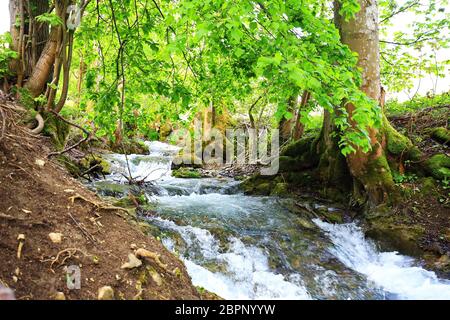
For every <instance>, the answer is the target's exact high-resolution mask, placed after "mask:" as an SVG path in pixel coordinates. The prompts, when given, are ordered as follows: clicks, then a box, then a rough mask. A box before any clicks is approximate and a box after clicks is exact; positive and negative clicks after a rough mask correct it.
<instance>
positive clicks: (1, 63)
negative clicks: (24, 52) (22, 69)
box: [0, 32, 18, 77]
mask: <svg viewBox="0 0 450 320" xmlns="http://www.w3.org/2000/svg"><path fill="white" fill-rule="evenodd" d="M11 42H12V39H11V34H10V33H9V32H7V33H4V34H2V35H0V77H4V76H7V75H9V74H10V72H9V67H8V64H9V62H10V61H11V60H12V59H17V58H18V54H17V52H15V51H13V50H11V49H10V46H11Z"/></svg>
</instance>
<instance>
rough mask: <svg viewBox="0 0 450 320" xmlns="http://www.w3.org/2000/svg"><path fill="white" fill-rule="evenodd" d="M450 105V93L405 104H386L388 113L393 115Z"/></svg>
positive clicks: (420, 98) (413, 100)
mask: <svg viewBox="0 0 450 320" xmlns="http://www.w3.org/2000/svg"><path fill="white" fill-rule="evenodd" d="M446 105H450V92H446V93H443V94H440V95H434V96H423V97H416V98H414V99H411V100H407V101H404V102H398V101H396V100H391V101H388V102H387V103H386V112H387V113H388V114H389V115H391V116H395V115H400V114H405V113H412V112H417V111H420V110H421V109H424V108H429V107H439V106H446Z"/></svg>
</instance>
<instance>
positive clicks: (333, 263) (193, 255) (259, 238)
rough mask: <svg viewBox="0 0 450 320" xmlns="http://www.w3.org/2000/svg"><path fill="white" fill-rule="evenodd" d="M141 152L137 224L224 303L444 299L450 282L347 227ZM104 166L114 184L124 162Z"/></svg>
mask: <svg viewBox="0 0 450 320" xmlns="http://www.w3.org/2000/svg"><path fill="white" fill-rule="evenodd" d="M148 144H149V147H150V150H151V152H150V154H149V155H147V156H142V155H130V156H129V157H128V158H129V163H130V171H131V173H132V175H133V177H134V178H140V179H142V178H145V180H146V181H148V182H151V183H152V185H151V186H148V187H147V188H148V190H147V196H148V198H149V199H151V201H153V202H155V203H156V204H157V213H156V215H154V216H151V217H149V218H146V219H147V220H148V221H149V222H151V223H152V224H153V225H155V226H157V227H158V229H159V232H160V234H159V236H160V237H161V239H162V242H163V244H164V245H165V246H166V247H167V248H168V249H169V250H171V251H174V252H176V253H177V254H179V255H180V257H181V258H182V259H183V261H184V263H185V265H186V267H187V271H188V273H189V275H190V276H191V278H192V282H193V283H194V285H197V286H201V287H203V288H205V289H207V290H209V291H212V292H214V293H216V294H218V295H219V296H221V297H223V298H226V299H450V281H448V280H445V279H438V278H437V276H436V275H435V274H434V273H433V272H430V271H427V270H425V269H423V268H421V267H420V266H419V265H418V263H417V261H415V260H414V259H412V258H410V257H406V256H402V255H399V254H397V253H396V252H380V251H379V250H378V249H377V247H376V245H375V244H374V243H372V242H371V241H370V240H368V239H366V238H365V237H364V234H363V232H362V231H361V229H360V228H359V227H358V226H357V225H356V224H354V223H350V224H341V225H333V224H329V223H326V222H323V221H320V220H317V219H315V220H309V219H308V218H307V217H305V216H302V215H301V214H299V213H298V210H295V205H294V204H293V200H290V199H280V198H277V197H255V196H246V195H243V194H241V193H239V189H238V182H236V181H234V180H232V179H212V178H208V179H178V178H174V177H172V176H171V171H170V165H171V159H172V157H173V156H174V154H176V152H177V149H176V148H174V147H172V146H169V145H167V144H163V143H160V142H148ZM109 160H110V161H111V163H112V168H113V171H114V172H113V174H112V175H111V176H109V177H107V181H101V182H98V183H103V184H105V183H110V184H114V185H120V184H122V183H123V182H124V181H125V179H124V178H123V176H122V174H126V172H127V171H128V169H127V166H126V161H125V157H124V156H123V155H118V154H113V155H110V156H109ZM102 190H104V185H103V187H102ZM305 201H306V200H305ZM308 205H310V206H312V207H323V206H324V204H320V203H316V202H314V200H313V199H311V200H310V202H309V203H308ZM328 209H329V210H337V209H335V208H328Z"/></svg>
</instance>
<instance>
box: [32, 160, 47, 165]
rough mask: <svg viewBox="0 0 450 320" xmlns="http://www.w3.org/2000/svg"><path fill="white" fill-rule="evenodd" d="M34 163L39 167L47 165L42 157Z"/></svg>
mask: <svg viewBox="0 0 450 320" xmlns="http://www.w3.org/2000/svg"><path fill="white" fill-rule="evenodd" d="M34 163H35V164H36V165H37V166H39V167H43V166H45V161H44V160H41V159H36V161H35V162H34Z"/></svg>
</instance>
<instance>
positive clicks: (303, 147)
mask: <svg viewBox="0 0 450 320" xmlns="http://www.w3.org/2000/svg"><path fill="white" fill-rule="evenodd" d="M314 140H315V137H308V138H304V139H300V140H297V141H293V142H291V143H289V144H288V145H287V146H286V147H284V148H283V149H282V150H281V155H282V156H288V157H298V156H301V155H302V154H304V153H307V152H309V151H310V150H311V145H312V144H313V142H314Z"/></svg>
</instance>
